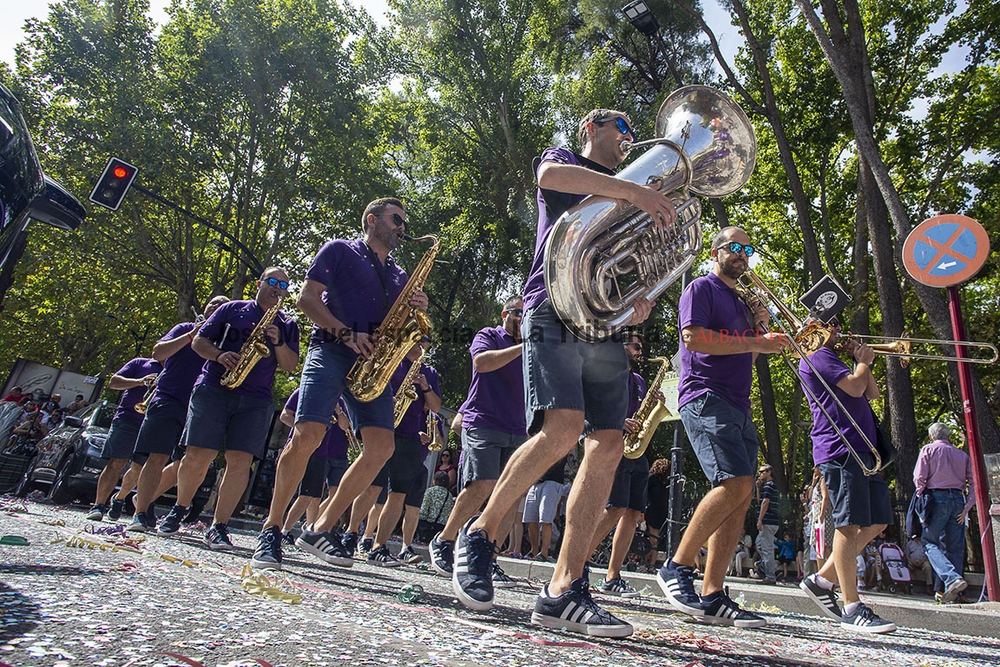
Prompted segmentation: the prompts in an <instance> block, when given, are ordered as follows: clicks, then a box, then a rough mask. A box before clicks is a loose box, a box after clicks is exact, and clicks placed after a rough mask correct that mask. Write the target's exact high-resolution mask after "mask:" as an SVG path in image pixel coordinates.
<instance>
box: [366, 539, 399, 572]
mask: <svg viewBox="0 0 1000 667" xmlns="http://www.w3.org/2000/svg"><path fill="white" fill-rule="evenodd" d="M367 561H368V563H369V564H370V565H378V566H379V567H399V566H400V565H402V563H401V562H399V559H398V558H396V557H395V556H393V555H392V554H391V553H390V552H389V547H387V546H385V545H384V544H383V545H382V546H380V547H379V548H378V549H372V550H371V551H370V552H368V558H367Z"/></svg>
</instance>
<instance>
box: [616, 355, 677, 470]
mask: <svg viewBox="0 0 1000 667" xmlns="http://www.w3.org/2000/svg"><path fill="white" fill-rule="evenodd" d="M649 361H650V362H659V363H660V370H659V371H657V373H656V377H655V378H654V379H653V382H652V383H651V384H650V385H649V390H648V391H647V392H646V397H645V398H643V399H642V403H640V404H639V409H638V410H636V411H635V414H634V415H632V419H635V420H636V421H639V422H641V423H642V426H640V427H639V430H638V431H636V432H635V433H626V434H625V451H624V456H625V458H627V459H637V458H639V457H640V456H642V455H643V454H644V453H645V452H646V448H647V447H649V441H650V440H652V439H653V434H654V433H656V427H657V426H659V425H660V422H662V421H663V418H664V417H666V416H667V415H669V414H670V410H668V409H667V406H665V405H664V404H663V401H661V400H660V399H659V397H658V396H657V395H656V394H657V393H658V392H659V391H660V387H661V386H662V385H663V380H664V378H665V377H666V376H667V370H668V369H669V368H670V359H667V358H666V357H655V358H653V359H650V360H649Z"/></svg>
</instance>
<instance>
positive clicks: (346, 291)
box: [306, 239, 406, 345]
mask: <svg viewBox="0 0 1000 667" xmlns="http://www.w3.org/2000/svg"><path fill="white" fill-rule="evenodd" d="M306 278H307V279H309V280H314V281H316V282H318V283H322V284H323V285H325V286H326V291H324V292H323V303H324V304H325V305H326V307H327V308H329V309H330V313H332V314H333V316H334V317H336V318H337V319H338V320H340V321H341V322H343V324H344V326H346V327H348V328H350V329H351V330H353V331H358V332H362V333H368V334H370V333H372V332H373V331H375V329H376V328H377V327H378V326H379V325H380V324H381V323H382V320H383V319H385V316H386V313H388V312H389V308H391V307H392V304H393V303H394V302H395V301H396V297H398V296H399V294H400V292H402V291H403V287H405V286H406V271H403V269H401V268H399V266H397V265H396V262H395V260H393V259H392V257H391V256H390V257H388V258H386V262H385V265H382V263H381V262H380V261H379V258H378V255H376V254H375V251H374V250H372V249H371V248H369V247H368V244H367V243H365V241H364V239H354V240H353V241H342V240H336V241H330V242H329V243H327V244H325V245H324V246H323V247H322V248H320V249H319V252H318V253H316V257H315V258H314V259H313V263H312V265H311V266H310V267H309V271H308V273H306ZM335 340H337V339H336V338H335V337H333V336H332V335H331V334H330V333H328V332H326V331H324V330H323V329H321V328H320V327H319V326H315V325H314V326H313V331H312V334H311V335H310V337H309V344H310V345H320V344H323V343H330V342H333V341H335Z"/></svg>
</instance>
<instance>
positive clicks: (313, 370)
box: [295, 343, 393, 433]
mask: <svg viewBox="0 0 1000 667" xmlns="http://www.w3.org/2000/svg"><path fill="white" fill-rule="evenodd" d="M357 358H358V355H357V354H355V353H354V352H353V351H352V350H351V349H350V348H349V347H347V346H345V345H341V344H339V343H328V344H324V345H314V346H312V347H310V348H309V352H308V353H307V354H306V361H305V364H304V365H303V366H302V377H301V378H300V380H299V407H298V409H297V410H296V411H295V421H296V422H300V421H313V422H319V423H321V424H324V425H329V424H330V415H332V414H333V409H334V408H335V407H336V405H337V401H338V400H340V397H341V395H343V397H344V403H346V404H347V415H348V416H349V417H350V418H351V424H352V425H353V426H354V431H355V433H357V432H359V431H360V430H361V429H363V428H365V427H367V426H375V427H378V428H384V429H388V430H390V431H391V430H393V414H392V388H391V387H389V386H388V385H386V388H385V391H383V392H382V394H381V395H380V396H379V397H378V398H376V399H375V400H374V401H371V402H370V403H362V402H361V401H359V400H358V399H356V398H354V396H353V395H352V394H351V392H350V391H348V390H347V374H348V373H349V372H350V370H351V367H352V366H353V365H354V362H355V360H357Z"/></svg>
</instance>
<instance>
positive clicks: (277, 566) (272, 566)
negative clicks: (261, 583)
mask: <svg viewBox="0 0 1000 667" xmlns="http://www.w3.org/2000/svg"><path fill="white" fill-rule="evenodd" d="M250 567H254V568H257V569H258V570H276V571H279V572H280V571H281V563H273V562H271V561H269V560H257V559H255V558H251V559H250Z"/></svg>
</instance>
